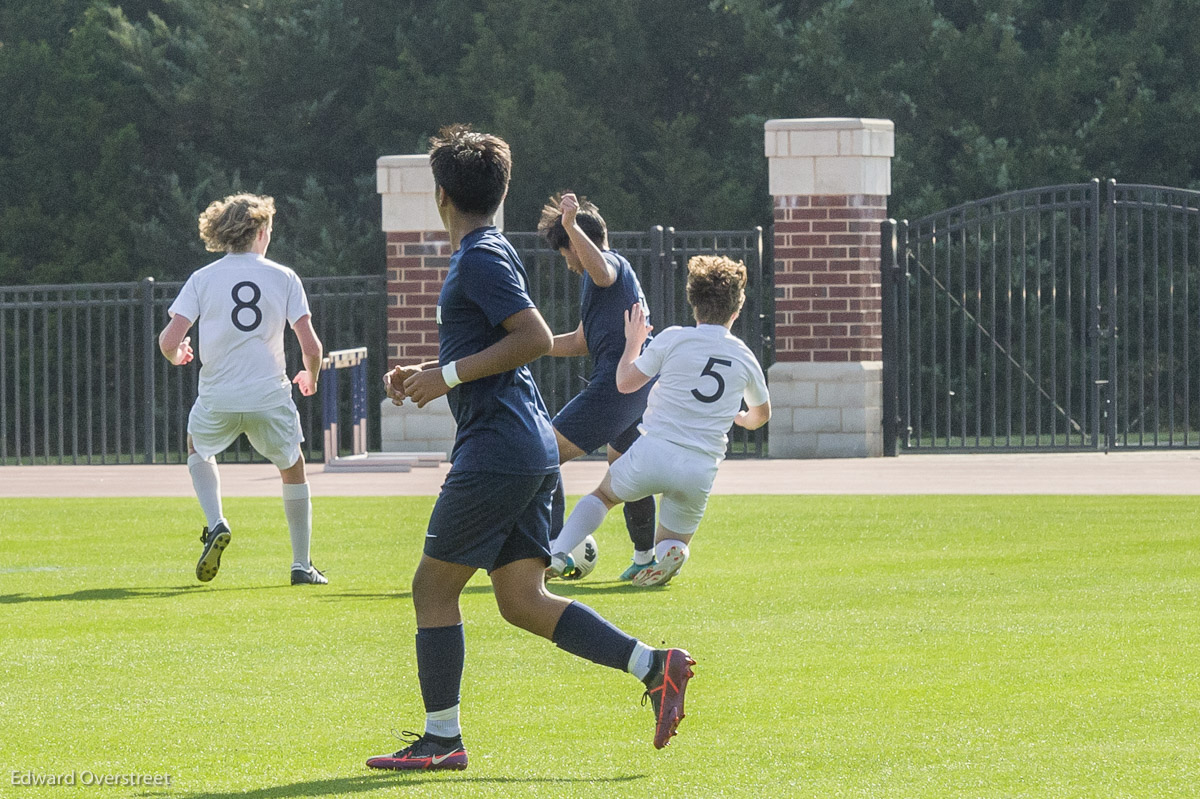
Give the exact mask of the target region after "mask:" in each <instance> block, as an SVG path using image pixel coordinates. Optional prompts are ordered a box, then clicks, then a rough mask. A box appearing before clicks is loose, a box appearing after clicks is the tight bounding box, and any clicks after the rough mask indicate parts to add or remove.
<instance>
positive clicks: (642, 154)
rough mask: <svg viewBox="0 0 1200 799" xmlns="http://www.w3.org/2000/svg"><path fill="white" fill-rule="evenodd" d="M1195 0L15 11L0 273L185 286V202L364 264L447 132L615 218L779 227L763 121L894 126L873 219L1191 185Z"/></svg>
mask: <svg viewBox="0 0 1200 799" xmlns="http://www.w3.org/2000/svg"><path fill="white" fill-rule="evenodd" d="M1198 11H1200V0H1128V1H1127V2H1116V1H1115V0H1113V1H1112V2H1106V1H1102V0H936V1H935V0H712V2H696V0H592V2H588V3H575V2H567V0H537V2H534V0H469V1H468V0H394V1H393V2H386V3H384V2H378V0H242V2H239V3H228V2H222V0H125V1H124V2H113V1H112V0H6V1H5V2H4V3H3V5H0V109H3V112H0V284H2V285H13V284H33V283H71V282H104V281H115V280H133V279H138V278H141V277H145V276H148V275H149V276H154V277H156V278H158V279H181V278H183V277H184V276H185V275H186V274H188V273H189V272H190V271H192V270H193V269H195V268H196V267H198V266H200V265H202V264H204V263H206V262H207V260H208V259H210V257H211V256H209V255H208V254H207V253H205V252H204V251H203V249H202V247H201V245H200V242H199V239H198V237H197V236H196V217H197V215H198V214H199V212H200V210H202V209H203V207H204V206H205V205H206V204H207V203H208V202H209V201H210V200H212V199H214V198H217V197H220V196H223V195H224V194H228V193H231V192H233V191H239V190H246V191H256V192H263V193H269V194H272V195H274V196H275V197H276V198H277V201H278V204H279V209H280V212H281V213H280V215H279V218H278V220H277V226H276V237H275V243H274V244H273V245H272V256H273V257H276V258H278V259H279V260H281V261H284V262H285V263H289V264H291V265H293V266H295V267H296V268H297V269H298V270H299V271H300V272H301V273H302V274H305V275H329V274H363V273H375V272H380V271H382V269H383V262H384V246H383V237H382V234H381V233H380V232H379V201H378V198H377V195H376V193H375V170H374V164H375V159H376V158H378V157H379V156H381V155H388V154H404V153H415V152H423V151H424V150H425V149H426V146H427V140H428V137H429V136H430V135H431V134H433V133H435V132H436V131H437V129H438V128H439V127H440V126H442V125H444V124H446V123H449V122H470V123H472V124H474V125H475V126H476V127H477V128H478V129H481V130H487V131H490V132H495V133H498V134H500V135H502V136H504V137H505V138H506V139H507V140H508V141H509V142H510V143H511V144H512V146H513V151H514V160H515V168H514V175H513V184H512V189H511V191H510V194H509V197H508V200H507V203H506V205H505V220H506V226H507V227H508V228H509V229H511V230H532V229H533V227H534V226H535V224H536V219H537V215H538V210H539V209H540V207H541V205H542V203H543V201H544V199H545V197H546V195H548V194H549V193H551V192H553V191H556V190H558V189H563V188H570V189H573V190H575V191H578V192H581V193H583V194H586V195H588V196H589V197H591V198H593V199H594V200H595V201H596V202H597V203H598V204H599V205H600V207H601V209H602V211H603V212H604V213H605V216H606V218H607V220H608V222H609V225H610V227H611V228H613V229H618V230H636V229H643V228H645V227H647V226H649V225H652V224H667V225H674V226H675V227H676V228H679V229H739V228H747V227H751V226H754V225H764V226H766V225H769V224H770V221H771V206H770V199H769V197H768V194H767V180H766V175H767V162H766V159H765V157H764V155H763V147H762V142H763V123H764V122H765V121H766V120H768V119H772V118H787V117H819V116H853V117H860V116H861V117H882V118H887V119H892V120H894V121H895V123H896V157H895V159H894V161H893V165H892V173H893V195H892V198H891V201H890V203H891V207H890V209H889V212H890V213H891V214H892V215H894V216H898V217H916V216H919V215H922V214H925V213H929V212H933V211H936V210H939V209H941V208H944V207H946V206H949V205H953V204H955V203H958V202H963V201H966V200H971V199H976V198H979V197H984V196H989V195H991V194H995V193H998V192H1002V191H1005V190H1008V189H1015V188H1025V187H1032V186H1038V185H1044V184H1050V183H1060V182H1075V181H1083V180H1088V179H1090V178H1092V177H1114V178H1117V179H1118V180H1121V181H1126V182H1139V183H1159V184H1163V185H1171V186H1183V187H1195V186H1197V184H1198V183H1200V136H1198V135H1197V133H1196V131H1197V130H1198V129H1200V125H1198V123H1200V14H1198V13H1197V12H1198Z"/></svg>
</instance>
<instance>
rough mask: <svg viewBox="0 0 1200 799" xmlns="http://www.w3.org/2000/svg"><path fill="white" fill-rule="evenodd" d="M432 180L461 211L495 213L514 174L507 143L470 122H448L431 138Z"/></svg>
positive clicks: (510, 152) (430, 164)
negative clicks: (448, 123) (476, 129)
mask: <svg viewBox="0 0 1200 799" xmlns="http://www.w3.org/2000/svg"><path fill="white" fill-rule="evenodd" d="M429 144H430V149H429V166H430V168H431V169H432V170H433V179H434V181H435V182H436V183H437V185H439V186H441V187H442V189H443V190H444V191H445V192H446V196H447V197H449V198H450V202H452V203H454V206H455V207H456V208H458V210H460V211H462V212H463V213H467V214H492V213H495V211H496V209H497V208H499V207H500V203H502V202H504V193H505V192H506V191H508V179H509V177H510V176H511V174H512V151H511V150H510V149H509V147H508V142H506V141H504V139H501V138H500V137H499V136H493V135H491V134H490V133H476V132H475V131H473V130H471V126H470V125H448V126H446V127H444V128H442V129H441V130H440V131H438V135H437V136H434V137H432V138H431V139H430V140H429Z"/></svg>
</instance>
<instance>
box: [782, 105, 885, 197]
mask: <svg viewBox="0 0 1200 799" xmlns="http://www.w3.org/2000/svg"><path fill="white" fill-rule="evenodd" d="M764 127H765V129H766V155H767V163H768V176H769V178H768V182H769V186H770V192H771V196H773V197H780V196H786V195H854V194H866V195H874V196H884V197H886V196H888V195H890V194H891V193H892V156H893V155H894V154H895V125H894V124H893V123H892V121H891V120H890V119H858V118H847V119H842V118H817V119H772V120H768V121H767V123H766V124H765V125H764Z"/></svg>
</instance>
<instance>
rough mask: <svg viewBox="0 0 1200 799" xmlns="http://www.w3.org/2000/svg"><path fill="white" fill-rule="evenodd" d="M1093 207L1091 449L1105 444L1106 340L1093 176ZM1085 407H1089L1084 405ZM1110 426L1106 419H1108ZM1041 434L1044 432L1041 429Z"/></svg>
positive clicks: (1097, 183) (1096, 186)
mask: <svg viewBox="0 0 1200 799" xmlns="http://www.w3.org/2000/svg"><path fill="white" fill-rule="evenodd" d="M1090 186H1091V190H1092V207H1091V208H1090V209H1089V210H1090V212H1091V220H1090V222H1091V227H1092V230H1091V235H1090V236H1089V237H1088V238H1089V241H1088V245H1087V246H1088V247H1089V248H1090V249H1091V253H1089V257H1088V266H1089V269H1090V271H1091V279H1090V280H1089V284H1090V285H1089V286H1088V293H1089V294H1091V296H1090V297H1089V298H1088V299H1089V300H1090V302H1089V303H1088V320H1087V329H1088V336H1087V341H1088V343H1089V344H1090V346H1091V350H1092V351H1091V361H1092V363H1091V369H1092V386H1091V394H1092V396H1091V400H1092V401H1091V406H1092V418H1091V420H1090V421H1091V425H1090V427H1091V433H1092V448H1093V449H1100V448H1102V447H1103V443H1102V442H1101V440H1100V382H1099V381H1100V347H1101V345H1102V343H1103V339H1104V332H1103V331H1102V330H1101V329H1100V305H1101V301H1100V180H1099V179H1098V178H1092V181H1091V184H1090ZM1085 407H1086V406H1085ZM1105 426H1107V422H1105ZM1038 435H1039V436H1040V435H1041V431H1040V430H1039V431H1038Z"/></svg>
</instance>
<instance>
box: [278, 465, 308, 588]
mask: <svg viewBox="0 0 1200 799" xmlns="http://www.w3.org/2000/svg"><path fill="white" fill-rule="evenodd" d="M283 515H284V516H286V517H287V523H288V533H289V534H290V535H291V537H292V566H293V567H300V568H304V569H307V568H308V562H309V552H308V547H309V543H310V542H311V541H312V499H311V494H310V493H309V491H308V483H299V484H296V483H284V484H283Z"/></svg>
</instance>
